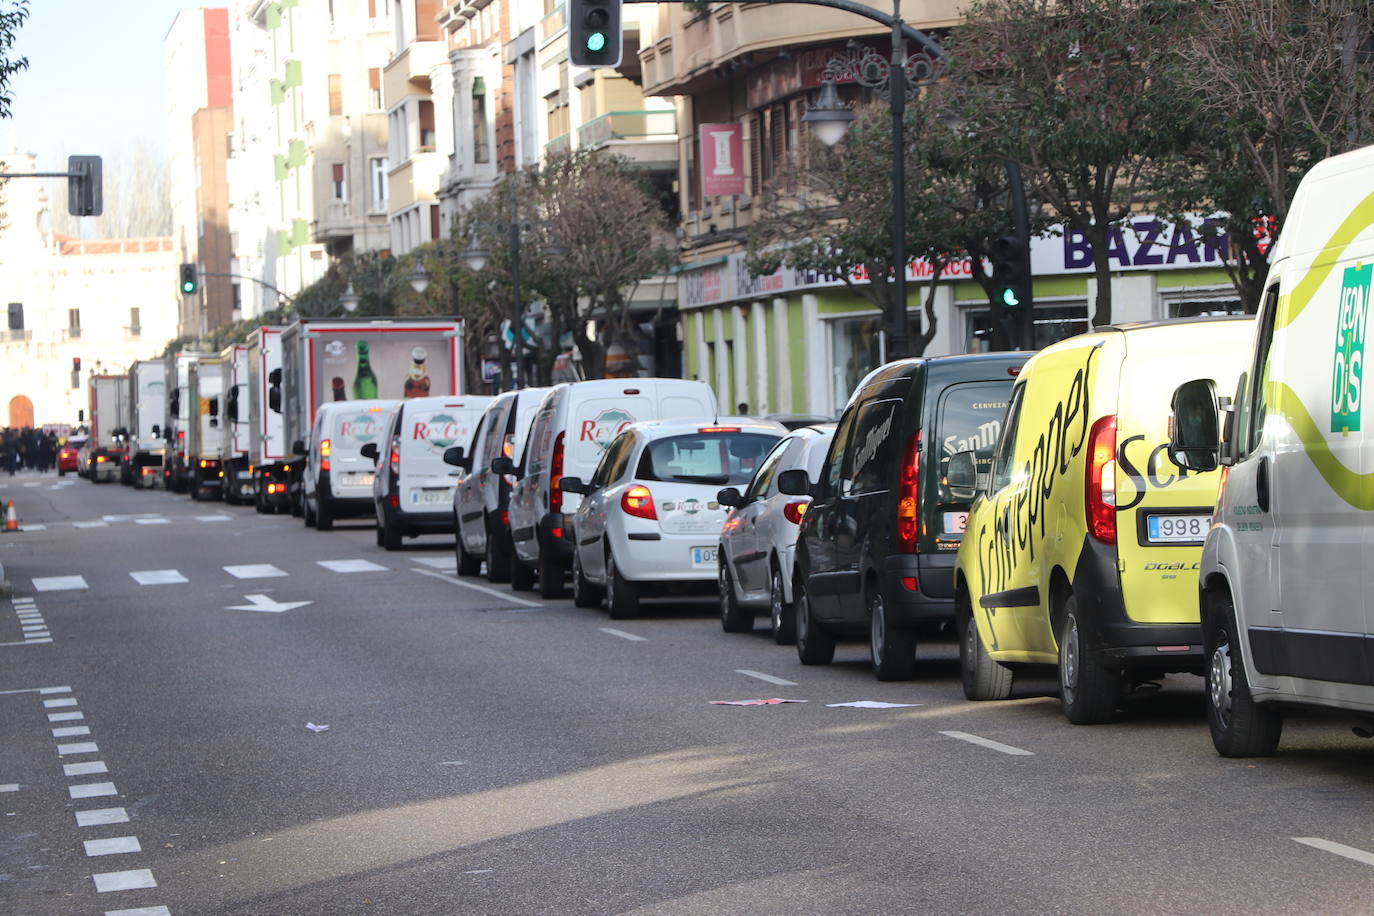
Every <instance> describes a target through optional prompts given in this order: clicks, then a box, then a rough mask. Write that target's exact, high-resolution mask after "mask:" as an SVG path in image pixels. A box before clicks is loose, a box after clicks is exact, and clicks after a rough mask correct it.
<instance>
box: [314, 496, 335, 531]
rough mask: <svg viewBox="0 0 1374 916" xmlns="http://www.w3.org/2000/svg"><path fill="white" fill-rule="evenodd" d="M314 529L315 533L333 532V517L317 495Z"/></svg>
mask: <svg viewBox="0 0 1374 916" xmlns="http://www.w3.org/2000/svg"><path fill="white" fill-rule="evenodd" d="M315 529H316V530H317V531H332V530H334V515H333V513H331V512H330V511H329V506H327V505H325V501H324V500H323V499H320V498H319V496H318V495H317V496H316V497H315Z"/></svg>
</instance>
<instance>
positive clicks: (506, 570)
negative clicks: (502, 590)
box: [487, 531, 510, 584]
mask: <svg viewBox="0 0 1374 916" xmlns="http://www.w3.org/2000/svg"><path fill="white" fill-rule="evenodd" d="M487 581H488V582H491V583H493V584H499V583H501V582H509V581H510V557H508V556H506V552H505V551H504V550H501V549H500V548H499V547H497V546H496V535H494V534H492V533H491V532H490V531H488V532H487Z"/></svg>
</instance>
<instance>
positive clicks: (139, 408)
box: [123, 359, 167, 489]
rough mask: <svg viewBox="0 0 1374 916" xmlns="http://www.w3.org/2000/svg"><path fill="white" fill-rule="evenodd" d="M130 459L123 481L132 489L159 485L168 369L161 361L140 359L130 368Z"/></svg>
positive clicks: (163, 449)
mask: <svg viewBox="0 0 1374 916" xmlns="http://www.w3.org/2000/svg"><path fill="white" fill-rule="evenodd" d="M129 402H130V405H131V408H132V412H131V417H130V421H129V459H128V460H127V461H126V462H124V474H123V479H124V482H125V483H128V484H131V485H132V486H134V487H138V488H140V489H142V488H148V489H151V488H154V487H158V486H161V484H162V459H163V456H164V455H165V454H166V452H167V448H166V443H165V441H164V440H163V438H162V424H163V423H165V422H166V414H167V366H166V364H164V363H163V362H162V360H160V359H141V360H138V361H137V362H135V363H134V364H133V365H132V366H130V367H129Z"/></svg>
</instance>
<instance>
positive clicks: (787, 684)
mask: <svg viewBox="0 0 1374 916" xmlns="http://www.w3.org/2000/svg"><path fill="white" fill-rule="evenodd" d="M735 673H736V674H742V675H744V676H745V677H753V678H758V679H759V680H761V681H767V682H768V683H770V684H777V685H778V686H779V687H795V686H797V682H796V681H785V680H783V679H782V678H780V677H773V675H771V674H764V673H763V672H762V671H751V670H749V669H748V668H736V669H735Z"/></svg>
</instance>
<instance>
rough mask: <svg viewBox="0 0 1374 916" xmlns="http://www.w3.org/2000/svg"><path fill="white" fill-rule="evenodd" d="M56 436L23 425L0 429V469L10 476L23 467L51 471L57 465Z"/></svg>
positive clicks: (57, 444)
mask: <svg viewBox="0 0 1374 916" xmlns="http://www.w3.org/2000/svg"><path fill="white" fill-rule="evenodd" d="M58 446H59V443H58V437H57V434H56V433H53V432H44V431H43V430H41V429H34V428H33V427H31V426H25V427H23V428H21V429H15V428H11V427H8V426H7V427H5V428H4V430H0V470H3V471H5V472H7V473H8V474H9V475H10V476H11V477H13V476H14V474H15V472H16V471H20V470H23V469H25V468H27V469H29V470H32V471H43V472H46V471H51V470H52V469H53V468H55V467H56V466H57V449H58Z"/></svg>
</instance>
